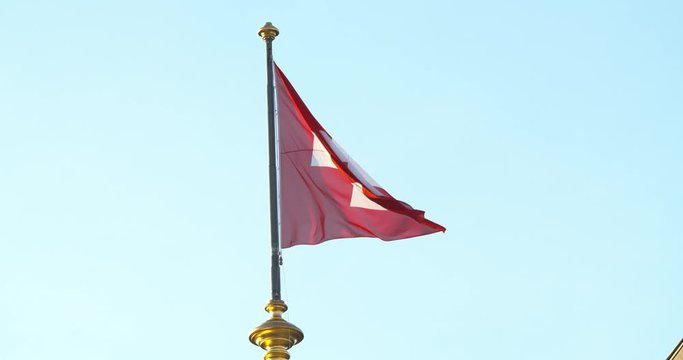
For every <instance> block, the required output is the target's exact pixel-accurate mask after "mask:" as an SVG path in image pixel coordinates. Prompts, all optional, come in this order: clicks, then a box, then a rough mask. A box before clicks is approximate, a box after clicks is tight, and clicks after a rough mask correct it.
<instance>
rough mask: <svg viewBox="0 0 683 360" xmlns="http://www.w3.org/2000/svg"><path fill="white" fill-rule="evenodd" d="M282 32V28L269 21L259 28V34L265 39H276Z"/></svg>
mask: <svg viewBox="0 0 683 360" xmlns="http://www.w3.org/2000/svg"><path fill="white" fill-rule="evenodd" d="M279 34H280V30H278V29H277V28H276V27H275V26H274V25H273V23H271V22H270V21H268V22H267V23H266V24H265V25H263V26H262V27H261V28H260V29H259V30H258V35H259V36H260V37H261V38H262V39H263V40H273V39H275V37H276V36H278V35H279Z"/></svg>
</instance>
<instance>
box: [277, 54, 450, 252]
mask: <svg viewBox="0 0 683 360" xmlns="http://www.w3.org/2000/svg"><path fill="white" fill-rule="evenodd" d="M275 73H276V74H275V86H276V89H277V110H278V131H279V141H280V223H281V225H280V234H281V237H280V239H281V245H282V247H283V248H288V247H292V246H294V245H302V244H308V245H314V244H320V243H321V242H323V241H326V240H330V239H339V238H352V237H374V238H380V239H382V240H398V239H405V238H410V237H414V236H420V235H426V234H431V233H434V232H437V231H446V228H444V227H443V226H441V225H439V224H437V223H435V222H432V221H430V220H427V219H426V218H425V217H424V211H421V210H416V209H413V208H412V207H410V205H408V204H406V203H404V202H402V201H399V200H397V199H395V198H394V197H392V196H391V195H389V193H388V192H387V191H386V190H384V189H383V188H382V187H380V186H379V184H377V182H375V181H374V180H373V179H372V178H371V177H370V176H369V175H368V174H367V173H366V172H365V171H363V169H361V167H360V166H359V165H358V164H357V163H356V162H355V161H354V160H353V159H351V158H350V157H349V156H348V154H346V152H345V151H344V150H343V149H342V148H341V147H340V146H339V145H338V144H337V143H336V142H335V141H334V140H333V139H332V137H331V136H330V135H329V134H328V133H327V131H325V129H323V127H322V126H321V125H320V123H318V121H317V120H316V119H315V118H314V117H313V115H312V114H311V112H310V111H309V110H308V108H307V107H306V105H305V104H304V103H303V101H302V100H301V98H300V97H299V95H298V94H297V93H296V90H294V87H292V84H291V83H290V82H289V80H287V78H286V77H285V75H284V74H283V73H282V71H281V70H280V68H278V67H277V65H275Z"/></svg>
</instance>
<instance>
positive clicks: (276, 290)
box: [259, 23, 281, 300]
mask: <svg viewBox="0 0 683 360" xmlns="http://www.w3.org/2000/svg"><path fill="white" fill-rule="evenodd" d="M278 34H279V31H278V29H277V28H276V27H275V26H273V24H271V23H266V25H264V26H263V27H262V28H261V29H260V30H259V35H261V37H262V38H263V40H265V42H266V72H267V74H268V88H267V94H268V174H269V182H270V251H271V254H270V256H271V260H270V280H271V289H272V294H271V298H272V299H273V300H280V299H281V296H280V234H279V227H278V221H279V216H278V201H277V195H278V194H277V167H276V162H275V161H276V156H277V153H276V151H277V149H276V147H275V87H274V86H273V40H274V39H275V37H276V36H277V35H278Z"/></svg>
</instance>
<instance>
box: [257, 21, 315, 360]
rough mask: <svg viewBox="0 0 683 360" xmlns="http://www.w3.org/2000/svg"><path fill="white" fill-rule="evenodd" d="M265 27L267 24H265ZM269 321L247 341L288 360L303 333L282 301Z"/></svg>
mask: <svg viewBox="0 0 683 360" xmlns="http://www.w3.org/2000/svg"><path fill="white" fill-rule="evenodd" d="M266 25H267V24H266ZM266 311H267V312H269V313H270V319H268V320H267V321H266V322H264V323H263V324H261V325H259V326H258V327H256V329H254V330H252V332H251V334H250V335H249V341H251V343H252V344H254V345H256V346H260V347H261V348H262V349H263V350H266V354H265V355H264V356H263V359H264V360H289V352H287V350H289V349H290V348H291V347H292V346H294V345H296V344H298V343H300V342H301V340H303V339H304V333H303V332H302V331H301V329H299V328H298V327H296V326H294V324H292V323H290V322H288V321H287V320H285V319H283V318H282V313H284V312H285V311H287V305H285V302H284V301H282V300H270V302H268V304H267V305H266Z"/></svg>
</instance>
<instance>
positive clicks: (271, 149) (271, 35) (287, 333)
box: [249, 22, 304, 360]
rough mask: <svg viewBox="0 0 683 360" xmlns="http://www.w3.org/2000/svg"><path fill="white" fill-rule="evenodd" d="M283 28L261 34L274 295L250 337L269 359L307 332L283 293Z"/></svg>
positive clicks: (284, 356) (284, 359) (285, 355)
mask: <svg viewBox="0 0 683 360" xmlns="http://www.w3.org/2000/svg"><path fill="white" fill-rule="evenodd" d="M279 33H280V31H279V30H278V29H277V28H276V27H275V26H273V24H271V23H270V22H267V23H266V24H265V25H263V27H262V28H261V29H259V31H258V34H259V36H260V37H261V38H262V39H263V40H264V41H265V43H266V72H267V75H268V87H267V94H268V173H269V183H270V240H271V241H270V244H271V272H270V275H271V289H272V293H271V299H270V301H269V302H268V304H267V305H266V311H267V312H268V313H270V319H268V320H267V321H266V322H264V323H263V324H261V325H259V326H257V327H256V328H255V329H254V330H252V332H251V334H250V335H249V341H251V342H252V343H253V344H254V345H256V346H260V347H261V348H263V349H264V350H266V354H265V355H264V356H263V358H264V359H265V360H288V359H289V352H288V351H287V350H289V349H290V348H291V347H292V346H294V345H296V344H298V343H299V342H301V340H303V339H304V333H303V332H302V331H301V330H300V329H299V328H298V327H296V326H295V325H294V324H291V323H289V322H288V321H286V320H285V319H283V318H282V314H283V313H284V312H285V311H287V305H285V302H284V301H282V299H281V294H280V236H279V228H278V220H279V216H278V200H277V195H278V194H277V168H276V156H277V153H276V151H277V149H276V146H275V145H276V144H275V87H274V85H273V40H275V37H276V36H278V34H279Z"/></svg>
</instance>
